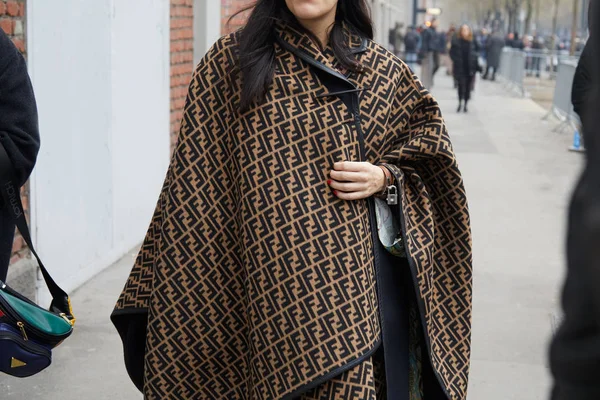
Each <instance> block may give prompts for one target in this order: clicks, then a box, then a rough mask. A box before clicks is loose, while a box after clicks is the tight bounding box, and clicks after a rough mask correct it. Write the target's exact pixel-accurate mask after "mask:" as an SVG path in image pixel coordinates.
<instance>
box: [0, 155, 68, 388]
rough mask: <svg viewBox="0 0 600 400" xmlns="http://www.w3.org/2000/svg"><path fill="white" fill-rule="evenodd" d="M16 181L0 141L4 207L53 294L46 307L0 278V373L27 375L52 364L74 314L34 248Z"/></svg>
mask: <svg viewBox="0 0 600 400" xmlns="http://www.w3.org/2000/svg"><path fill="white" fill-rule="evenodd" d="M15 182H16V180H15V179H14V172H13V167H12V164H11V162H10V160H9V158H8V155H7V153H6V150H5V149H4V147H3V146H2V145H1V144H0V194H1V195H2V200H3V201H4V203H3V204H4V207H5V208H7V209H8V213H9V215H10V216H11V217H12V218H13V219H14V221H15V224H16V226H17V228H18V229H19V231H20V232H21V235H22V237H23V239H24V240H25V242H26V243H27V245H28V246H29V249H30V250H31V253H32V254H33V255H34V257H35V258H36V260H37V261H38V265H39V267H40V270H41V272H42V275H43V277H44V281H45V282H46V285H47V286H48V290H49V291H50V294H51V295H52V303H51V305H50V310H45V309H43V308H41V307H39V306H38V305H37V304H35V303H34V302H32V301H30V300H29V299H27V298H26V297H24V296H22V295H20V294H19V293H18V292H16V291H15V290H13V289H11V288H10V287H9V286H8V285H6V284H5V283H4V282H1V281H0V372H4V373H7V374H9V375H12V376H16V377H27V376H31V375H34V374H36V373H38V372H40V371H42V370H43V369H45V368H47V367H48V366H49V365H50V364H51V362H52V349H53V348H55V347H56V346H58V345H59V344H61V343H62V342H63V341H64V340H65V339H66V338H68V337H69V336H70V335H71V333H72V332H73V325H74V324H75V317H74V316H73V311H72V308H71V301H70V300H69V295H67V293H66V292H65V291H64V290H62V289H61V288H60V287H59V286H58V285H57V284H56V282H54V280H53V279H52V277H51V276H50V274H49V273H48V271H47V270H46V267H44V264H43V263H42V260H40V257H39V256H38V254H37V252H36V251H35V248H34V247H33V243H32V240H31V234H30V233H29V228H28V226H27V221H26V219H25V213H24V211H23V205H22V204H21V196H20V193H19V190H18V189H17V188H18V186H17V185H16V183H15Z"/></svg>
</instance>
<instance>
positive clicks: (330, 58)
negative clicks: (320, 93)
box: [275, 20, 367, 78]
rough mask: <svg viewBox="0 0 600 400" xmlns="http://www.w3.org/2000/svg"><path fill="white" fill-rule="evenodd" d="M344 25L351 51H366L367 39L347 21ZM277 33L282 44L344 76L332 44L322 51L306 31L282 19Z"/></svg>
mask: <svg viewBox="0 0 600 400" xmlns="http://www.w3.org/2000/svg"><path fill="white" fill-rule="evenodd" d="M342 26H343V32H344V36H345V37H346V43H347V45H348V48H349V49H350V52H351V53H354V54H359V53H362V52H364V51H365V50H366V49H367V39H365V38H363V37H362V36H360V35H358V34H356V33H354V32H353V31H352V30H351V29H349V27H348V25H347V24H346V23H345V22H342ZM275 34H276V36H277V39H278V41H279V42H280V44H281V45H283V46H284V47H285V48H286V49H288V50H290V51H292V52H293V53H296V54H297V55H298V56H300V57H301V58H302V59H304V60H305V61H307V62H309V63H310V64H313V65H314V66H317V67H322V66H324V67H325V68H326V69H328V70H330V71H328V72H330V73H331V74H332V75H337V74H340V75H341V76H339V77H340V78H341V77H344V71H342V70H341V69H340V65H339V63H338V62H337V60H336V59H335V55H334V53H333V49H332V48H331V46H327V47H326V48H325V49H323V51H322V50H321V49H320V48H319V46H318V45H317V44H316V43H315V42H313V40H312V39H311V38H310V36H308V35H307V34H306V33H305V32H302V31H300V30H298V29H296V28H295V27H293V26H291V25H290V24H288V23H286V22H284V21H281V20H279V21H277V23H276V24H275ZM344 78H345V77H344Z"/></svg>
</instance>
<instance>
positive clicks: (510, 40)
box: [505, 32, 515, 48]
mask: <svg viewBox="0 0 600 400" xmlns="http://www.w3.org/2000/svg"><path fill="white" fill-rule="evenodd" d="M514 41H515V34H514V33H512V32H509V33H508V34H507V35H506V41H505V42H506V46H507V47H511V48H512V47H513V42H514Z"/></svg>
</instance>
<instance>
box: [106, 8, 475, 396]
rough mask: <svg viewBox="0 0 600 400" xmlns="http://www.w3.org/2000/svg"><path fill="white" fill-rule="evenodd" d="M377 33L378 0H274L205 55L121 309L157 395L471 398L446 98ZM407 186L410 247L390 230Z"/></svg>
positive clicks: (464, 268) (461, 203) (135, 360)
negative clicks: (392, 212)
mask: <svg viewBox="0 0 600 400" xmlns="http://www.w3.org/2000/svg"><path fill="white" fill-rule="evenodd" d="M372 36H373V28H372V25H371V21H370V19H369V17H368V6H367V2H366V1H365V0H313V1H310V2H307V1H305V0H286V1H285V2H284V1H280V0H260V1H258V2H257V3H256V6H255V7H254V9H253V11H252V14H251V15H250V18H249V20H248V22H247V24H246V26H245V27H244V28H243V29H242V30H240V31H238V32H236V33H234V34H231V35H227V36H225V37H223V38H221V39H219V40H218V41H217V43H216V44H215V45H214V46H213V47H212V49H211V50H210V51H209V52H208V54H207V55H206V56H205V57H204V58H203V60H202V61H201V62H200V64H199V65H198V67H197V68H196V71H195V73H194V77H193V79H192V83H191V85H190V90H189V96H188V100H187V104H186V108H185V116H184V118H183V125H182V128H181V132H180V137H179V142H178V145H177V148H176V150H175V154H174V157H173V160H172V163H171V166H170V168H169V172H168V174H167V178H166V181H165V185H164V189H163V191H162V194H161V196H160V199H159V202H158V206H157V209H156V212H155V214H154V218H153V221H152V224H151V227H150V229H149V231H148V234H147V237H146V240H145V242H144V244H143V247H142V250H141V252H140V255H139V257H138V259H137V262H136V263H135V266H134V268H133V271H132V273H131V275H130V277H129V279H128V281H127V283H126V286H125V289H124V290H123V293H122V295H121V297H120V299H119V301H118V303H117V306H116V309H115V311H114V313H113V316H112V319H113V322H114V323H115V325H116V326H117V328H118V330H119V333H120V334H121V337H122V339H123V342H124V347H125V359H126V365H127V368H128V371H129V373H130V376H131V377H132V379H133V381H134V382H135V383H136V384H137V386H138V388H139V389H140V390H142V391H143V393H144V394H145V397H146V398H147V399H194V400H196V399H228V400H230V399H261V400H272V399H302V400H309V399H325V398H326V399H332V400H342V399H344V400H349V399H356V400H359V399H360V400H376V399H383V398H385V396H386V394H387V398H388V399H390V400H392V399H403V400H404V399H409V395H410V396H412V397H411V398H412V399H419V398H425V399H427V400H432V399H453V400H455V399H457V400H464V399H465V396H466V388H467V381H468V367H469V357H470V329H471V328H470V321H471V303H470V299H471V293H472V291H471V245H470V228H469V216H468V212H467V204H466V197H465V192H464V188H463V184H462V178H461V175H460V172H459V170H458V168H457V164H456V160H455V157H454V153H453V151H452V146H451V144H450V141H449V137H448V133H447V131H446V128H445V125H444V122H443V120H442V117H441V113H440V110H439V107H438V105H437V103H436V102H435V100H434V99H433V97H432V96H431V95H430V94H429V93H428V92H427V91H426V90H425V89H424V88H423V86H422V85H421V83H420V82H419V81H418V80H417V79H416V78H415V77H414V75H413V74H412V73H411V71H410V69H409V68H408V67H407V66H406V65H405V64H403V63H402V62H401V61H400V60H399V59H398V58H396V57H395V56H394V55H393V54H392V53H390V52H389V51H387V50H385V49H384V48H383V47H382V46H380V45H378V44H376V43H374V42H373V41H372V39H371V38H372ZM392 186H396V187H397V188H400V189H401V190H400V192H401V195H400V196H399V197H400V198H399V202H400V203H401V205H402V207H401V217H402V218H401V220H400V221H401V222H402V223H403V225H402V226H403V230H404V238H405V243H406V249H407V252H408V255H409V257H408V259H402V258H397V257H394V256H392V255H391V254H390V253H388V252H386V251H385V249H384V248H383V246H382V245H381V244H380V242H379V239H378V236H377V224H376V222H375V213H374V207H375V197H376V196H380V195H382V194H383V192H384V191H386V188H388V189H387V190H388V191H389V192H390V193H389V194H390V197H393V189H394V188H392ZM391 203H393V201H391ZM396 207H398V206H396ZM398 208H399V207H398ZM395 209H396V208H395ZM400 221H399V222H400ZM409 365H410V367H409Z"/></svg>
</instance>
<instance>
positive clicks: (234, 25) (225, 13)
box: [221, 0, 254, 35]
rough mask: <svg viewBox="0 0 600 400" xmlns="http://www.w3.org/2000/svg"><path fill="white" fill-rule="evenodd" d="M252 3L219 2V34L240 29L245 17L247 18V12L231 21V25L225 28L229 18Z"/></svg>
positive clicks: (243, 0)
mask: <svg viewBox="0 0 600 400" xmlns="http://www.w3.org/2000/svg"><path fill="white" fill-rule="evenodd" d="M251 3H254V1H252V0H221V33H222V34H223V35H225V34H227V33H230V32H233V31H235V30H237V29H239V28H241V27H242V26H243V24H244V20H245V17H247V16H248V14H249V11H247V12H245V13H243V14H240V15H239V16H237V17H236V18H235V19H233V20H232V21H231V24H229V26H227V21H228V20H229V17H231V16H232V15H233V14H235V12H236V11H238V10H239V9H241V8H242V7H244V6H246V5H249V4H251Z"/></svg>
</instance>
